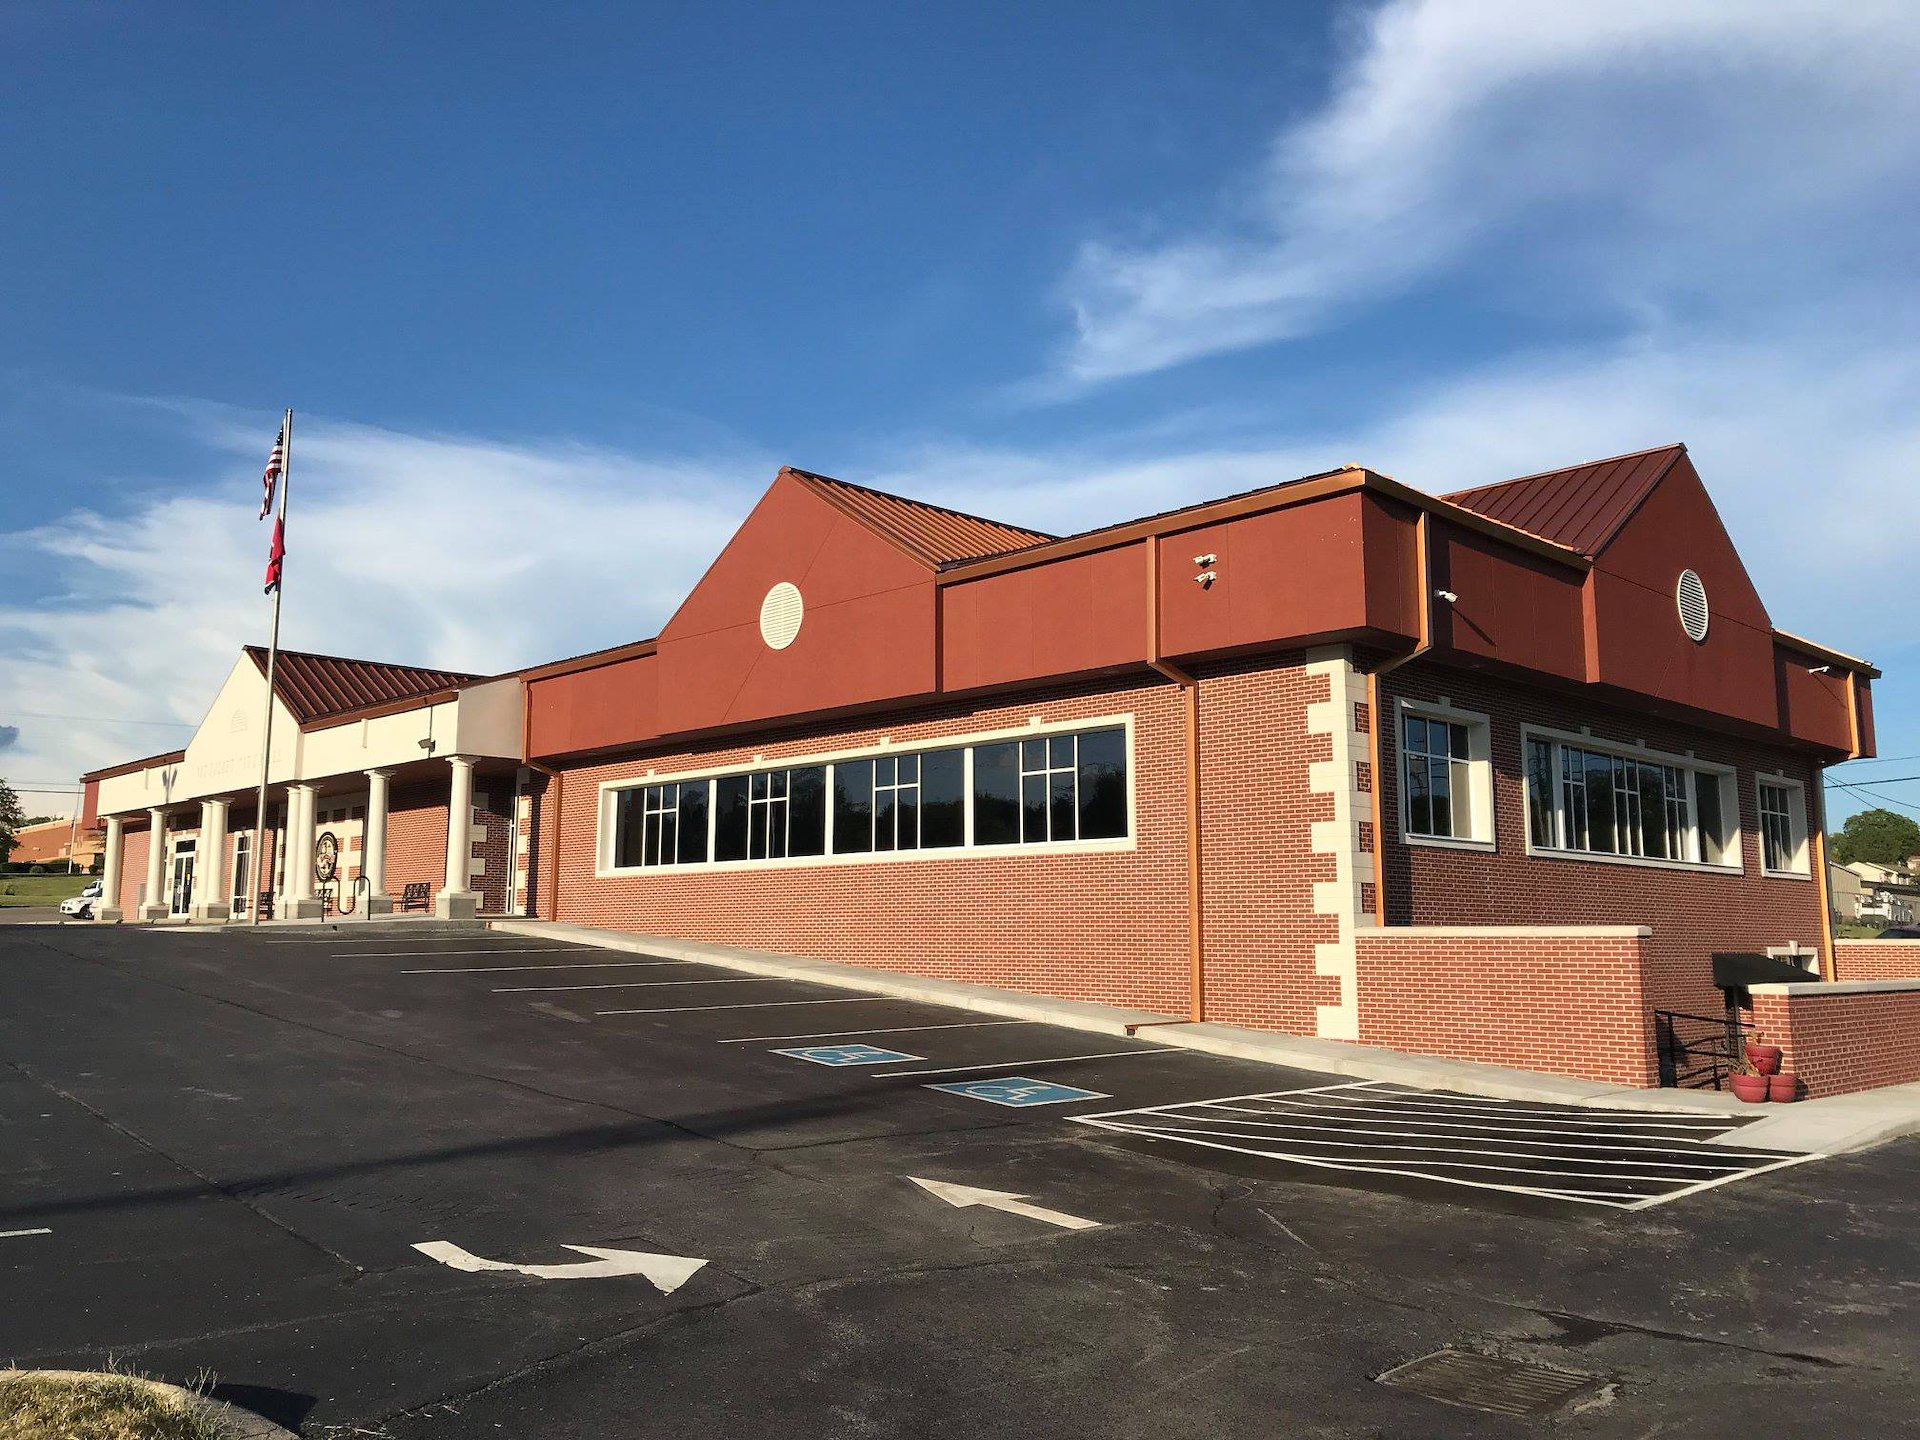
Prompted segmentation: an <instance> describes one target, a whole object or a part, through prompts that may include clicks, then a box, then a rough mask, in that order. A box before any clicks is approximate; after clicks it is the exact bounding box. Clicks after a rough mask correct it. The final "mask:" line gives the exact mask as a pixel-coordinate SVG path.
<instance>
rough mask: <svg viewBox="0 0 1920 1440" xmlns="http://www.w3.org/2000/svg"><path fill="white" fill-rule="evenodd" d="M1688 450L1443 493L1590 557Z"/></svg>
mask: <svg viewBox="0 0 1920 1440" xmlns="http://www.w3.org/2000/svg"><path fill="white" fill-rule="evenodd" d="M1686 453H1687V447H1686V446H1684V445H1662V446H1660V447H1659V448H1657V449H1654V450H1641V451H1638V452H1636V453H1635V454H1632V455H1616V456H1614V457H1613V458H1612V459H1610V460H1593V461H1589V462H1588V463H1587V464H1585V465H1573V466H1569V467H1568V468H1567V469H1565V470H1547V471H1543V472H1541V473H1540V474H1538V475H1523V476H1521V477H1520V478H1519V479H1517V480H1505V481H1502V482H1501V483H1500V484H1498V485H1482V486H1479V487H1478V488H1476V489H1472V490H1457V491H1455V492H1454V493H1453V494H1451V495H1443V496H1442V497H1441V498H1442V499H1443V500H1448V501H1451V502H1452V503H1453V504H1455V505H1461V506H1464V507H1465V508H1467V509H1468V510H1473V511H1476V512H1478V513H1479V514H1481V515H1484V516H1486V517H1487V518H1488V519H1489V520H1498V521H1500V522H1501V523H1502V524H1505V525H1512V526H1514V527H1515V528H1516V529H1520V530H1525V531H1527V532H1528V533H1529V534H1533V535H1538V536H1539V537H1540V538H1541V539H1543V540H1552V541H1555V542H1556V543H1558V544H1561V545H1565V546H1567V547H1568V548H1569V549H1572V550H1578V551H1579V552H1580V553H1581V554H1582V555H1586V556H1589V557H1591V556H1594V555H1597V554H1599V553H1600V551H1601V550H1603V549H1605V548H1606V545H1607V542H1608V541H1609V540H1611V539H1613V537H1614V536H1615V535H1617V534H1618V533H1619V532H1620V527H1621V526H1622V525H1625V524H1626V523H1627V520H1628V519H1629V517H1631V516H1632V514H1633V512H1634V511H1635V510H1637V509H1639V508H1640V502H1641V501H1642V500H1645V499H1646V498H1647V496H1648V495H1649V494H1650V493H1651V492H1652V490H1653V487H1654V486H1655V485H1657V484H1659V483H1660V480H1661V477H1662V476H1664V475H1665V474H1666V473H1667V471H1668V470H1670V469H1672V468H1673V465H1674V462H1675V461H1677V460H1678V459H1679V458H1680V457H1681V456H1683V455H1685V454H1686Z"/></svg>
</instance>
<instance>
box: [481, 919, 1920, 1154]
mask: <svg viewBox="0 0 1920 1440" xmlns="http://www.w3.org/2000/svg"><path fill="white" fill-rule="evenodd" d="M487 925H488V928H489V929H492V930H495V931H498V932H500V933H502V934H508V935H533V936H540V937H544V938H546V939H550V940H566V941H571V942H573V943H575V944H579V945H594V946H598V947H599V948H601V949H603V950H621V951H626V952H629V953H632V954H641V955H655V956H660V957H662V958H665V959H672V960H690V961H697V962H698V963H700V964H703V965H716V966H720V967H722V968H724V969H728V970H738V971H741V972H743V973H746V974H751V975H768V976H774V977H777V978H779V979H784V980H804V981H807V982H809V983H811V984H815V985H830V986H834V987H837V988H839V989H843V990H859V991H861V992H863V993H865V994H869V995H887V996H891V997H893V998H895V999H899V1000H913V1001H919V1002H921V1003H923V1004H929V1005H948V1006H952V1007H953V1008H955V1009H959V1010H974V1011H978V1012H980V1013H982V1014H987V1015H1001V1016H1006V1017H1008V1018H1010V1019H1017V1020H1035V1021H1039V1022H1042V1023H1044V1024H1048V1025H1060V1026H1065V1027H1067V1028H1069V1029H1073V1030H1089V1031H1094V1032H1096V1033H1099V1034H1103V1035H1132V1034H1134V1033H1135V1032H1136V1031H1139V1030H1141V1029H1143V1028H1145V1027H1151V1031H1152V1039H1153V1041H1154V1043H1156V1044H1160V1045H1177V1046H1182V1047H1185V1048H1186V1049H1190V1050H1199V1051H1204V1052H1206V1053H1207V1054H1211V1055H1227V1056H1232V1057H1233V1058H1235V1059H1238V1060H1257V1061H1264V1062H1267V1063H1269V1064H1274V1065H1286V1066H1290V1067H1293V1068H1295V1069H1302V1070H1317V1071H1321V1072H1323V1073H1326V1074H1331V1075H1349V1076H1353V1077H1355V1078H1357V1079H1365V1080H1392V1081H1397V1082H1398V1083H1400V1084H1403V1085H1414V1086H1418V1087H1420V1088H1422V1089H1428V1090H1452V1091H1457V1092H1459V1093H1462V1094H1468V1095H1486V1096H1491V1097H1493V1098H1496V1099H1501V1100H1531V1101H1540V1102H1545V1103H1549V1104H1554V1105H1594V1106H1600V1107H1603V1108H1608V1109H1621V1110H1647V1111H1666V1112H1673V1113H1682V1114H1691V1115H1701V1114H1708V1115H1727V1116H1737V1117H1739V1118H1741V1119H1754V1118H1755V1117H1756V1116H1757V1117H1758V1121H1757V1123H1755V1124H1752V1125H1746V1126H1742V1127H1740V1129H1739V1130H1738V1131H1736V1132H1734V1133H1732V1134H1729V1135H1727V1136H1724V1137H1722V1138H1723V1140H1724V1141H1725V1143H1728V1144H1738V1145H1742V1146H1759V1147H1761V1148H1764V1149H1769V1150H1783V1151H1792V1152H1796V1153H1805V1154H1825V1155H1837V1154H1842V1153H1844V1152H1846V1151H1848V1150H1859V1149H1863V1148H1865V1147H1866V1146H1869V1145H1876V1144H1879V1143H1880V1142H1882V1141H1885V1140H1892V1139H1895V1138H1897V1137H1899V1136H1902V1135H1911V1134H1915V1133H1920V1084H1916V1085H1896V1086H1890V1087H1888V1088H1887V1089H1884V1090H1866V1091H1861V1092H1859V1093H1857V1094H1853V1095H1838V1096H1834V1097H1832V1098H1830V1099H1825V1100H1802V1101H1798V1102H1796V1103H1795V1104H1793V1105H1790V1106H1779V1107H1772V1106H1769V1107H1765V1108H1761V1107H1756V1106H1752V1105H1746V1104H1742V1103H1741V1102H1740V1101H1738V1100H1736V1099H1734V1097H1733V1096H1732V1095H1723V1094H1719V1093H1717V1092H1715V1091H1703V1090H1639V1089H1632V1088H1626V1087H1622V1086H1618V1085H1605V1084H1601V1083H1599V1082H1597V1081H1592V1080H1577V1079H1574V1078H1572V1077H1570V1076H1563V1075H1543V1074H1538V1073H1536V1072H1534V1071H1531V1070H1511V1069H1507V1068H1504V1067H1502V1066H1498V1065H1482V1064H1477V1063H1475V1062H1473V1061H1470V1060H1445V1059H1440V1058H1438V1057H1436V1056H1430V1055H1412V1054H1408V1053H1406V1052H1404V1051H1399V1050H1382V1049H1379V1048H1377V1047H1374V1046H1371V1045H1354V1044H1349V1043H1347V1042H1345V1041H1340V1040H1319V1039H1314V1038H1312V1037H1310V1036H1302V1035H1282V1034H1278V1033H1275V1032H1272V1031H1267V1030H1249V1029H1245V1028H1243V1027H1241V1026H1238V1025H1216V1024H1213V1023H1211V1022H1208V1023H1202V1024H1194V1023H1191V1022H1188V1021H1184V1020H1181V1019H1180V1018H1179V1017H1178V1016H1173V1015H1162V1014H1157V1013H1155V1012H1153V1011H1150V1010H1128V1009H1123V1008H1121V1007H1118V1006H1113V1005H1097V1004H1092V1003H1090V1002H1087V1001H1081V1000H1056V999H1051V998H1049V997H1047V996H1044V995H1028V994H1024V993H1022V992H1020V991H1017V990H1002V989H998V988H995V987H994V986H990V985H971V984H965V983H962V982H960V981H957V980H939V979H933V978H931V977H927V976H920V975H906V974H901V973H899V972H897V971H893V970H874V969H869V968H867V967H864V966H859V965H842V964H840V963H838V962H836V961H830V960H808V959H804V958H802V957H799V956H795V955H775V954H770V953H768V952H766V951H762V950H743V949H739V948H737V947H735V946H731V945H713V944H709V943H707V942H705V941H701V940H678V939H673V938H670V937H667V936H661V935H635V934H631V933H629V932H627V931H623V930H602V929H597V928H595V927H593V926H590V925H565V924H561V923H559V922H557V921H550V920H492V921H489V922H487Z"/></svg>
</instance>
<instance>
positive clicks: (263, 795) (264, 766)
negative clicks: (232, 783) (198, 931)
mask: <svg viewBox="0 0 1920 1440" xmlns="http://www.w3.org/2000/svg"><path fill="white" fill-rule="evenodd" d="M280 443H281V446H282V449H281V455H280V513H279V515H278V516H277V517H275V523H276V525H277V526H278V529H279V533H280V539H281V541H282V543H283V544H284V543H285V540H286V528H287V492H288V491H290V490H291V489H293V410H292V408H291V407H289V408H288V410H287V415H286V419H285V420H283V421H282V422H281V426H280ZM286 576H287V561H286V557H285V555H284V554H283V555H282V556H281V557H280V576H279V580H278V583H276V584H275V585H274V587H273V631H272V634H271V635H270V636H269V637H268V640H267V718H266V723H265V724H264V725H262V726H261V727H260V792H259V794H258V795H257V796H256V797H255V799H254V807H253V854H251V855H250V856H248V857H247V868H248V870H249V871H251V872H252V873H251V874H250V876H249V877H248V883H249V885H250V886H251V887H252V893H251V894H250V895H248V896H247V913H248V914H249V915H250V916H251V917H252V923H253V924H255V925H258V924H259V923H260V862H261V860H262V859H263V858H264V857H265V855H266V846H265V841H264V834H265V831H266V825H267V775H268V770H269V767H270V766H271V765H272V764H273V672H274V670H275V668H276V667H277V666H278V665H279V662H280V597H281V596H282V595H283V594H285V593H286V589H287V584H286ZM287 839H288V841H289V842H291V841H292V839H293V836H292V835H291V834H289V835H288V836H287Z"/></svg>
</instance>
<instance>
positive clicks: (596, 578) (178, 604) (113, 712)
mask: <svg viewBox="0 0 1920 1440" xmlns="http://www.w3.org/2000/svg"><path fill="white" fill-rule="evenodd" d="M181 413H182V414H183V416H184V418H186V420H187V421H188V423H189V424H191V425H192V426H194V427H195V429H196V430H197V431H198V433H199V434H200V435H201V437H202V439H203V440H204V441H205V442H206V444H207V446H208V451H209V459H208V468H207V475H208V480H207V482H206V484H205V485H204V486H200V487H196V488H195V489H193V490H192V491H189V492H186V493H170V494H156V495H151V496H149V497H148V498H146V499H144V500H138V499H136V500H133V501H131V502H129V503H127V504H125V505H123V506H122V507H121V508H120V510H119V512H118V513H115V514H112V515H105V514H99V513H93V512H88V511H79V512H76V513H74V514H71V515H68V516H66V517H63V518H62V519H61V520H60V521H59V522H58V523H55V524H51V525H47V526H44V527H41V528H39V529H37V530H34V531H30V532H28V533H26V534H25V535H23V536H20V537H17V540H16V543H18V544H22V545H25V546H27V547H29V548H31V549H34V550H37V551H38V552H39V553H40V556H41V558H42V559H43V560H44V561H50V562H52V563H53V564H55V565H56V566H57V567H58V568H59V571H60V573H61V577H62V580H63V582H64V586H65V594H64V595H63V596H62V597H61V598H60V600H59V601H58V603H53V604H47V605H39V606H35V607H33V608H25V607H21V606H15V607H13V608H0V642H3V643H0V696H3V697H5V700H6V702H7V703H8V704H9V705H10V706H12V705H17V706H18V707H19V709H20V710H21V711H23V712H34V713H33V714H27V715H23V716H20V717H17V722H18V725H19V729H20V737H19V740H18V742H17V744H15V745H14V746H13V747H12V748H11V749H10V750H9V751H8V754H7V772H8V774H9V775H11V776H13V777H17V778H20V779H26V780H35V781H42V780H48V781H64V780H66V779H68V778H69V777H71V776H73V775H75V774H78V773H80V772H82V771H85V770H88V769H92V768H95V767H97V766H101V765H105V764H111V763H114V762H116V761H118V760H123V759H128V758H132V757H134V756H137V755H141V754H148V753H153V752H156V751H160V750H164V749H166V748H168V747H169V746H174V745H178V744H181V743H184V741H185V740H186V739H187V738H188V737H189V736H190V734H191V730H190V728H185V727H190V726H192V725H194V724H197V723H198V722H199V720H200V718H201V715H202V712H203V711H204V709H205V707H206V705H207V704H208V703H209V702H210V700H211V699H212V697H213V693H214V691H215V689H216V688H217V686H218V684H219V682H220V680H221V679H222V678H223V677H224V675H225V673H226V671H227V669H228V667H230V666H231V665H232V664H233V661H234V658H235V655H236V652H237V650H238V647H239V646H240V645H241V644H242V643H245V642H249V641H252V642H257V643H265V640H266V637H267V628H268V611H269V605H268V602H267V601H266V600H265V599H264V598H263V597H262V593H261V584H262V573H263V571H264V569H265V563H266V550H267V538H268V526H267V525H266V524H265V523H260V522H257V521H256V520H255V518H254V516H255V513H256V503H255V502H256V501H257V497H258V495H259V467H260V465H261V463H262V462H263V461H264V459H265V455H264V453H263V447H262V446H261V443H260V433H259V432H260V426H259V424H258V422H257V420H255V421H252V422H251V423H248V424H245V425H238V424H235V423H234V422H233V420H232V419H231V416H230V412H226V411H224V410H222V409H218V408H215V407H208V406H186V407H182V411H181ZM294 466H295V468H294V476H293V480H294V485H295V487H296V488H295V491H294V493H293V499H292V509H291V514H290V518H289V520H288V527H287V540H288V560H287V597H286V602H285V606H284V610H283V619H282V632H281V643H282V644H284V645H286V646H287V647H289V648H291V649H300V650H314V651H320V652H323V653H330V654H343V655H353V656H358V657H363V658H368V659H381V660H394V661H400V662H403V663H408V664H423V665H437V666H444V667H446V668H450V669H460V670H476V671H494V670H500V669H508V668H511V667H513V666H515V665H520V664H526V663H531V662H533V661H537V660H544V659H552V658H554V657H556V656H558V655H563V654H571V653H576V652H578V651H581V650H587V649H592V648H595V647H596V646H599V645H603V644H614V643H618V642H620V641H623V640H631V639H637V638H639V637H641V636H644V635H648V634H652V633H654V630H655V629H656V627H657V626H658V625H659V624H660V623H661V621H662V620H664V618H665V617H666V615H667V614H668V613H670V612H671V610H672V609H673V607H674V606H675V605H676V604H678V603H679V601H680V599H681V598H682V597H683V596H684V595H685V594H686V592H687V590H688V589H689V588H690V587H691V586H692V584H693V582H694V581H695V580H696V579H698V577H699V575H700V573H701V571H702V570H703V569H704V568H705V566H706V565H707V564H708V563H710V562H711V560H712V558H713V556H714V554H715V553H717V551H718V550H719V547H720V546H721V545H722V544H723V543H724V542H725V540H726V538H727V536H728V535H730V534H731V533H732V531H733V529H734V527H735V526H736V525H737V524H738V523H739V521H740V519H741V518H742V517H743V515H744V514H745V511H746V508H747V507H748V505H750V504H751V502H752V500H753V498H754V497H755V496H756V495H757V494H758V492H759V491H760V490H761V489H762V488H764V487H765V485H766V484H767V483H768V481H769V480H770V479H771V478H772V475H773V472H774V468H775V467H774V465H773V464H772V463H771V462H770V461H769V460H767V459H766V458H765V457H764V456H760V455H754V454H749V453H742V454H739V455H735V456H731V457H712V458H709V459H705V460H699V461H677V460H650V459H644V458H639V457H634V456H628V455H621V454H617V453H614V452H610V451H605V450H597V449H593V448H590V447H586V446H579V445H571V444H554V445H538V444H517V445H515V444H503V443H495V442H489V441H485V440H474V439H464V438H458V437H435V436H415V435H405V434H400V433H397V432H394V431H390V430H382V429H377V428H373V427H370V426H363V425H350V424H340V423H327V422H319V423H315V422H306V423H303V424H302V426H301V429H300V431H299V433H298V435H297V443H296V447H295V455H294ZM41 716H60V717H67V716H96V717H100V718H99V719H79V720H72V719H52V718H39V717H41ZM6 718H7V719H9V720H14V719H16V717H15V716H12V715H9V716H7V717H6ZM169 718H171V719H175V720H178V721H181V722H184V725H183V728H178V729H167V728H164V727H162V726H158V725H138V726H135V725H128V724H124V723H119V722H124V721H129V720H137V721H155V720H165V719H169Z"/></svg>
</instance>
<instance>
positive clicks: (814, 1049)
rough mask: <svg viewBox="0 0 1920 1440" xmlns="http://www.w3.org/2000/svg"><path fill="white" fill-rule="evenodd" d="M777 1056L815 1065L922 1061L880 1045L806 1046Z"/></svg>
mask: <svg viewBox="0 0 1920 1440" xmlns="http://www.w3.org/2000/svg"><path fill="white" fill-rule="evenodd" d="M773 1053H774V1054H776V1055H791V1056H792V1057H793V1058H794V1059H796V1060H806V1061H808V1062H810V1063H812V1064H814V1065H890V1064H892V1063H893V1062H894V1061H895V1060H920V1059H923V1058H925V1057H923V1056H920V1055H909V1054H907V1053H906V1052H905V1051H901V1050H882V1049H881V1048H880V1047H879V1046H878V1045H806V1046H802V1047H801V1048H800V1049H798V1050H776V1051H774V1052H773Z"/></svg>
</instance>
